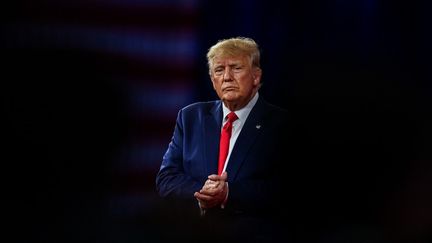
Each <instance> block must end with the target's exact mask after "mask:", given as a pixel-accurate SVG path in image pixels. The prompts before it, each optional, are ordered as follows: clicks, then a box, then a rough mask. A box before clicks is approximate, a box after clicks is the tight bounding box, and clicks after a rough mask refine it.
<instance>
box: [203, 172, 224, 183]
mask: <svg viewBox="0 0 432 243" xmlns="http://www.w3.org/2000/svg"><path fill="white" fill-rule="evenodd" d="M207 178H208V179H210V180H212V181H221V180H222V181H226V180H227V179H228V173H227V172H226V171H225V172H223V173H222V175H215V174H212V175H209V176H208V177H207Z"/></svg>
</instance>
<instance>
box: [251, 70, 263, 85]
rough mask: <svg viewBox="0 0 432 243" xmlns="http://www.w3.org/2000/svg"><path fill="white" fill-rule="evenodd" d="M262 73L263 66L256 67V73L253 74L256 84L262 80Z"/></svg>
mask: <svg viewBox="0 0 432 243" xmlns="http://www.w3.org/2000/svg"><path fill="white" fill-rule="evenodd" d="M261 74H262V71H261V68H258V67H257V68H255V70H254V73H253V75H252V77H253V80H254V84H255V85H258V84H259V83H260V82H261Z"/></svg>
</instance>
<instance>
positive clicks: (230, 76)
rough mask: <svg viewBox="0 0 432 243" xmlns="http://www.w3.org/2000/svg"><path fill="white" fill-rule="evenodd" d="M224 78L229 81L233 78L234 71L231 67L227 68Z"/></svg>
mask: <svg viewBox="0 0 432 243" xmlns="http://www.w3.org/2000/svg"><path fill="white" fill-rule="evenodd" d="M223 79H224V80H227V81H229V80H232V72H231V69H230V68H227V69H225V72H224V75H223Z"/></svg>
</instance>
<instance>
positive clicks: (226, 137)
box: [218, 111, 238, 175]
mask: <svg viewBox="0 0 432 243" xmlns="http://www.w3.org/2000/svg"><path fill="white" fill-rule="evenodd" d="M227 117H228V121H227V122H226V123H225V125H224V126H223V128H222V133H221V136H220V143H219V162H218V175H221V174H222V170H223V168H224V165H225V160H226V158H227V156H228V150H229V143H230V138H231V131H232V123H233V122H234V121H235V120H237V119H238V117H237V115H236V114H235V113H234V112H232V111H231V112H230V113H229V114H228V115H227Z"/></svg>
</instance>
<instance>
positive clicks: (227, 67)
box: [210, 56, 261, 108]
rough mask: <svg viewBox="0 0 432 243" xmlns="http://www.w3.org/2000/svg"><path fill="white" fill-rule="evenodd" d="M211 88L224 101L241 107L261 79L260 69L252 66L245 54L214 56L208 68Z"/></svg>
mask: <svg viewBox="0 0 432 243" xmlns="http://www.w3.org/2000/svg"><path fill="white" fill-rule="evenodd" d="M210 78H211V80H212V83H213V88H214V89H215V90H216V93H217V95H218V96H219V98H220V99H221V100H222V101H223V102H224V103H225V104H227V103H228V104H230V103H233V104H235V106H236V107H238V108H242V107H244V106H245V105H246V104H247V102H249V100H250V99H252V97H253V96H254V95H255V93H256V91H257V90H258V87H259V83H260V80H261V69H259V68H257V67H252V64H251V62H250V61H249V59H248V58H247V57H245V56H240V57H215V58H214V59H213V65H212V67H211V70H210Z"/></svg>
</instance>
